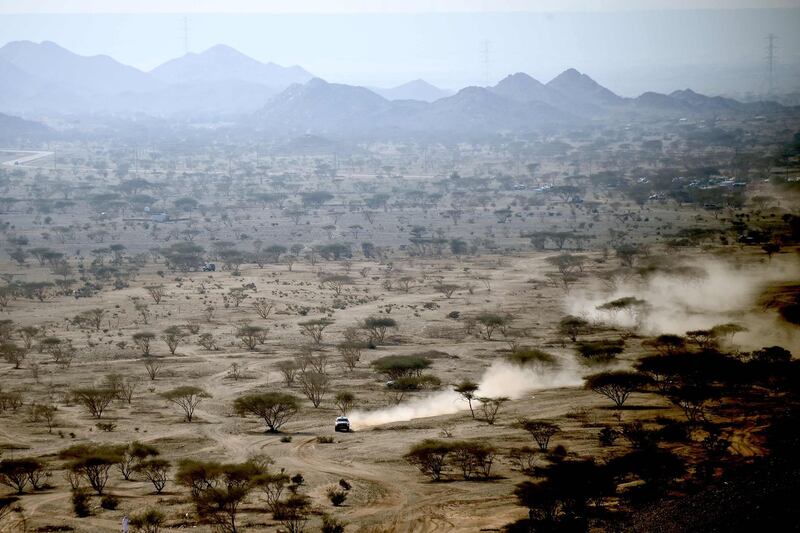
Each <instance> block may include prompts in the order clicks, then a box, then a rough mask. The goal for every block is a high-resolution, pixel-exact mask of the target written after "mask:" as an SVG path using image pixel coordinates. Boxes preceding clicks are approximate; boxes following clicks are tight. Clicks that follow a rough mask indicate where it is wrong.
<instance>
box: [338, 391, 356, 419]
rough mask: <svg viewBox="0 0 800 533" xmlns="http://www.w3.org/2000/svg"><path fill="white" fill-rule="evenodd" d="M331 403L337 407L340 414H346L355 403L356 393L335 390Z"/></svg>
mask: <svg viewBox="0 0 800 533" xmlns="http://www.w3.org/2000/svg"><path fill="white" fill-rule="evenodd" d="M333 403H334V405H336V407H338V408H339V411H340V412H341V413H342V416H347V413H349V412H350V410H351V409H353V407H354V406H355V404H356V395H355V394H353V393H352V392H350V391H340V392H337V393H336V396H335V397H334V399H333Z"/></svg>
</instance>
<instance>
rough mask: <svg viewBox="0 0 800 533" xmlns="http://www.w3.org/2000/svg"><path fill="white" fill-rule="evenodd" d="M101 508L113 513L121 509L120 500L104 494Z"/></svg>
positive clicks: (101, 499)
mask: <svg viewBox="0 0 800 533" xmlns="http://www.w3.org/2000/svg"><path fill="white" fill-rule="evenodd" d="M100 507H102V508H103V509H107V510H109V511H113V510H114V509H116V508H117V507H119V498H117V497H116V496H114V495H113V494H104V495H103V497H102V498H100Z"/></svg>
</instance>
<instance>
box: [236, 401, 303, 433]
mask: <svg viewBox="0 0 800 533" xmlns="http://www.w3.org/2000/svg"><path fill="white" fill-rule="evenodd" d="M233 407H234V409H235V410H236V413H237V414H239V415H240V416H245V415H248V414H250V415H254V416H257V417H259V418H261V419H262V420H264V423H265V424H266V425H267V430H268V431H269V432H270V433H277V432H278V430H280V428H281V426H283V425H284V424H285V423H286V422H288V421H289V420H291V418H292V417H293V416H294V415H295V414H297V411H298V409H299V403H298V401H297V398H296V397H294V396H292V395H291V394H286V393H283V392H264V393H259V394H248V395H246V396H242V397H241V398H237V399H236V400H235V401H234V402H233Z"/></svg>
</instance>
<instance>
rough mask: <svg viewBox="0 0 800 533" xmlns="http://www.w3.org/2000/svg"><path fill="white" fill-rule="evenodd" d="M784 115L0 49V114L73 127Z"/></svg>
mask: <svg viewBox="0 0 800 533" xmlns="http://www.w3.org/2000/svg"><path fill="white" fill-rule="evenodd" d="M785 109H787V108H784V107H782V106H780V105H779V104H777V103H774V102H748V103H742V102H738V101H736V100H733V99H731V98H724V97H719V96H706V95H702V94H699V93H696V92H694V91H692V90H690V89H685V90H681V91H675V92H673V93H671V94H659V93H654V92H646V93H644V94H642V95H640V96H639V97H637V98H623V97H621V96H619V95H617V94H615V93H614V92H613V91H611V90H610V89H608V88H606V87H603V86H602V85H600V84H599V83H597V82H596V81H595V80H593V79H592V78H591V77H590V76H588V75H587V74H584V73H581V72H578V71H577V70H575V69H567V70H565V71H564V72H562V73H561V74H559V75H558V76H556V77H555V78H553V79H552V80H550V81H548V82H547V83H541V82H540V81H538V80H536V79H534V78H532V77H531V76H529V75H528V74H525V73H523V72H518V73H515V74H512V75H510V76H507V77H506V78H504V79H502V80H501V81H500V82H499V83H497V84H496V85H495V86H493V87H466V88H463V89H461V90H460V91H458V92H456V93H455V94H448V93H447V92H446V91H443V90H442V89H439V88H437V87H435V86H433V85H431V84H430V83H428V82H426V81H424V80H414V81H411V82H408V83H405V84H403V85H400V86H398V87H394V88H391V89H368V88H365V87H358V86H353V85H346V84H341V83H329V82H327V81H325V80H322V79H319V78H313V77H312V75H311V74H310V73H308V72H307V71H306V70H304V69H302V68H301V67H297V66H292V67H283V66H280V65H276V64H274V63H262V62H260V61H257V60H255V59H253V58H251V57H248V56H246V55H244V54H242V53H240V52H238V51H236V50H234V49H233V48H231V47H229V46H224V45H217V46H214V47H212V48H209V49H208V50H205V51H204V52H201V53H190V54H185V55H184V56H182V57H179V58H176V59H173V60H170V61H167V62H166V63H164V64H162V65H160V66H159V67H156V68H155V69H153V70H152V71H151V72H142V71H140V70H137V69H135V68H133V67H129V66H126V65H123V64H121V63H119V62H117V61H115V60H114V59H112V58H110V57H107V56H92V57H86V56H81V55H78V54H75V53H73V52H70V51H69V50H66V49H64V48H62V47H60V46H58V45H57V44H55V43H52V42H48V41H45V42H42V43H39V44H37V43H32V42H30V41H16V42H11V43H8V44H6V45H5V46H3V47H2V48H0V113H6V114H10V115H17V116H22V117H26V116H47V115H48V114H52V115H60V116H70V120H72V118H74V117H81V116H91V117H92V121H93V123H96V124H102V123H103V121H105V122H106V123H107V124H112V123H113V124H114V125H115V126H114V127H118V128H120V129H121V128H122V127H123V126H122V125H124V124H125V123H126V121H130V120H135V121H136V122H137V125H139V126H140V125H141V124H143V123H145V122H147V123H152V124H158V126H154V127H155V128H158V129H159V131H162V130H161V129H160V128H162V127H163V125H173V126H174V127H175V128H180V127H182V124H186V123H192V122H198V123H199V122H202V123H204V124H206V123H218V124H228V125H234V126H231V127H232V128H234V129H235V131H237V132H241V133H244V134H247V132H249V133H252V132H254V131H255V132H260V133H262V134H267V135H273V134H274V135H280V136H284V137H288V138H298V139H306V140H308V139H314V138H316V137H320V138H324V139H326V140H329V141H334V142H342V140H343V139H344V138H349V140H350V141H355V140H356V139H364V138H370V137H376V138H380V137H384V138H388V137H392V138H394V137H407V136H431V135H435V136H437V137H439V138H449V139H456V138H467V137H470V138H473V137H476V136H492V135H498V134H506V133H527V132H537V131H538V132H541V131H546V130H552V129H554V128H562V127H575V126H580V125H582V124H587V123H591V122H601V121H609V120H625V121H628V120H649V119H655V118H658V119H666V120H673V119H678V118H685V117H695V118H701V117H717V116H724V115H725V114H742V113H748V114H751V115H753V116H755V115H760V114H769V113H780V112H782V110H785ZM150 119H152V121H151V122H148V120H150ZM159 121H161V122H159ZM170 121H172V122H170ZM308 135H310V136H312V137H306V136H308ZM315 136H316V137H315ZM326 142H327V141H326ZM314 149H316V148H314Z"/></svg>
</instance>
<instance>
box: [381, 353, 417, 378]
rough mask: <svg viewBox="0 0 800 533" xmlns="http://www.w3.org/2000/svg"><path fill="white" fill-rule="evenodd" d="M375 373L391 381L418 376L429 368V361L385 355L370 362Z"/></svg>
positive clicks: (411, 356) (414, 357)
mask: <svg viewBox="0 0 800 533" xmlns="http://www.w3.org/2000/svg"><path fill="white" fill-rule="evenodd" d="M372 366H373V368H375V370H376V371H378V372H380V373H381V374H384V375H385V376H386V377H387V378H389V379H391V380H398V379H400V378H403V377H406V376H419V375H420V374H422V371H423V370H425V369H426V368H428V367H429V366H431V360H430V359H428V358H426V357H420V356H417V355H387V356H385V357H381V358H379V359H376V360H375V361H373V362H372Z"/></svg>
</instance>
